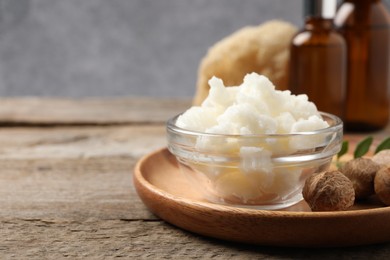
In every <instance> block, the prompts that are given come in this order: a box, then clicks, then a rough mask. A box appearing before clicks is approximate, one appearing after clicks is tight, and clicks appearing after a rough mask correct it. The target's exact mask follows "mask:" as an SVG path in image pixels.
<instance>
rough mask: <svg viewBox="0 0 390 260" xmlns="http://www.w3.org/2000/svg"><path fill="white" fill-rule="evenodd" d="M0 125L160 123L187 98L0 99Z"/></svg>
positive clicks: (183, 107) (185, 105)
mask: <svg viewBox="0 0 390 260" xmlns="http://www.w3.org/2000/svg"><path fill="white" fill-rule="evenodd" d="M0 104H1V105H0V124H2V125H108V124H134V123H138V124H141V123H142V124H148V123H164V122H165V121H166V120H167V119H168V118H170V117H172V116H174V115H176V114H178V113H180V112H182V111H184V110H186V109H187V108H188V107H189V106H190V105H191V102H190V100H183V99H156V98H140V97H138V98H130V97H128V98H84V99H65V98H42V97H39V98H38V97H21V98H0Z"/></svg>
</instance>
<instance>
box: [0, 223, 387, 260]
mask: <svg viewBox="0 0 390 260" xmlns="http://www.w3.org/2000/svg"><path fill="white" fill-rule="evenodd" d="M0 221H1V223H2V228H1V231H0V232H1V233H0V234H1V236H0V255H1V256H2V258H6V259H9V258H10V259H12V258H17V259H20V258H22V259H56V258H60V259H62V258H70V259H80V258H87V259H111V258H119V257H123V258H125V259H332V258H334V256H336V255H337V257H338V258H340V259H341V258H343V259H355V258H356V259H372V258H373V256H374V257H376V259H386V258H387V257H388V255H389V253H390V249H389V247H388V245H372V246H361V247H354V248H327V249H300V248H277V247H261V246H252V245H243V244H238V243H231V242H224V241H220V240H216V239H210V238H206V237H202V236H198V235H196V234H192V233H189V232H186V231H183V230H180V229H177V228H175V227H173V226H171V225H169V224H166V223H164V222H161V221H148V222H145V221H121V220H105V221H84V222H77V221H71V222H64V221H52V222H50V221H42V220H36V219H31V220H27V219H26V220H23V219H22V220H14V219H13V220H7V219H3V218H0Z"/></svg>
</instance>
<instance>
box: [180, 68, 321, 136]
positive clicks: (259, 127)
mask: <svg viewBox="0 0 390 260" xmlns="http://www.w3.org/2000/svg"><path fill="white" fill-rule="evenodd" d="M209 85H210V92H209V95H208V97H207V98H206V99H205V100H204V102H203V103H202V105H201V106H194V107H192V108H190V109H189V110H187V111H186V112H185V113H183V114H182V115H181V116H180V117H179V118H178V119H177V121H176V125H177V126H178V127H180V128H184V129H189V130H194V131H199V132H204V133H214V134H230V135H256V134H287V133H293V132H303V131H312V130H317V129H321V128H325V127H327V126H328V124H327V122H325V121H324V120H322V118H321V116H320V115H319V113H318V110H317V108H316V106H315V105H314V103H312V102H310V101H308V97H307V95H292V94H291V92H290V91H288V90H285V91H280V90H275V86H274V85H273V84H272V83H271V81H269V79H268V78H266V77H265V76H262V75H258V74H256V73H251V74H248V75H246V76H245V78H244V82H243V83H242V84H241V85H240V86H237V87H225V86H224V84H223V82H222V80H221V79H219V78H216V77H213V78H211V79H210V80H209Z"/></svg>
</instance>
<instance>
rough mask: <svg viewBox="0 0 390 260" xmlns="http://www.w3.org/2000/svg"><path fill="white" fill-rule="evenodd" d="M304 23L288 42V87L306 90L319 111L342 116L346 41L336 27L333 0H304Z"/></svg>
mask: <svg viewBox="0 0 390 260" xmlns="http://www.w3.org/2000/svg"><path fill="white" fill-rule="evenodd" d="M304 3H305V25H304V28H303V29H302V30H301V31H299V32H298V33H297V34H296V35H295V37H294V38H293V39H292V42H291V46H290V65H289V68H290V69H289V78H290V80H289V89H290V90H291V92H292V93H293V94H307V95H308V97H309V100H310V101H313V102H314V103H315V104H316V106H317V108H318V109H319V110H320V111H324V112H328V113H332V114H335V115H337V116H339V117H341V118H344V104H345V94H346V44H345V41H344V39H343V37H342V36H341V35H340V34H339V33H338V32H336V31H335V29H334V26H333V17H334V15H335V12H336V1H335V0H334V1H333V0H312V1H310V0H306V1H304Z"/></svg>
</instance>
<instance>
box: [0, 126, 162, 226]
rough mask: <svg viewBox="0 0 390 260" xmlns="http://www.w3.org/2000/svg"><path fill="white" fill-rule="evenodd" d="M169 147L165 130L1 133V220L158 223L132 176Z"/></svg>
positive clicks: (18, 130) (61, 129)
mask: <svg viewBox="0 0 390 260" xmlns="http://www.w3.org/2000/svg"><path fill="white" fill-rule="evenodd" d="M163 146H165V128H164V127H163V126H155V125H149V126H109V127H82V128H79V127H73V128H72V127H56V128H4V129H2V130H1V131H0V167H1V171H0V208H1V211H0V217H5V218H12V217H14V218H30V219H35V218H38V219H41V218H44V219H49V220H50V219H67V220H78V221H81V220H85V219H155V217H154V216H153V215H152V214H151V213H149V211H148V210H147V209H146V208H145V206H144V205H143V204H142V202H141V201H140V200H139V198H138V196H137V195H136V193H135V190H134V187H133V182H132V172H133V168H134V165H135V163H136V161H137V160H138V159H139V158H140V157H141V156H143V155H144V154H146V153H149V152H151V151H153V150H155V149H158V148H160V147H163Z"/></svg>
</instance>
